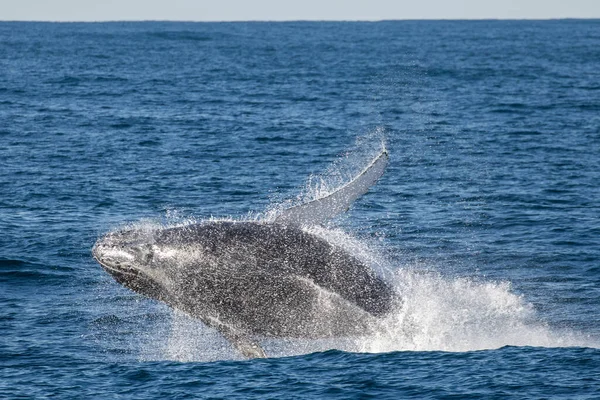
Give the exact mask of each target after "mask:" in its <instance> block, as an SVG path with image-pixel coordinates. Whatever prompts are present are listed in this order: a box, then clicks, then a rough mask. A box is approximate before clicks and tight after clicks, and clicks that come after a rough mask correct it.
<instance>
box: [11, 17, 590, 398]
mask: <svg viewBox="0 0 600 400" xmlns="http://www.w3.org/2000/svg"><path fill="white" fill-rule="evenodd" d="M382 143H384V144H385V146H386V147H387V149H388V151H389V153H390V163H389V166H388V168H387V171H386V173H385V175H384V176H383V177H382V178H381V180H380V182H379V183H378V184H377V185H376V186H374V187H373V188H372V189H371V190H370V191H369V193H368V194H367V195H365V196H364V197H362V198H361V199H359V200H358V201H357V202H356V203H355V204H354V205H353V207H351V209H350V210H349V211H348V212H347V213H346V214H345V215H344V216H342V217H340V218H338V219H336V220H334V221H332V222H331V223H330V224H329V225H327V226H326V227H322V228H318V229H319V230H320V231H319V234H320V235H321V236H323V237H325V238H327V239H328V240H330V241H331V242H332V243H335V244H336V245H340V246H344V247H345V248H346V249H348V251H350V252H351V253H353V254H355V255H356V257H359V258H361V259H364V260H367V261H368V262H369V263H370V264H371V265H372V267H373V268H374V269H376V270H378V272H380V273H382V275H384V276H385V277H386V279H388V280H389V281H390V283H391V284H393V285H394V288H395V289H396V290H397V291H398V293H399V294H400V296H401V297H402V303H401V305H400V306H398V308H397V309H395V310H394V311H393V312H392V313H391V315H389V316H388V317H387V318H386V321H385V322H386V324H387V327H388V330H387V332H385V334H381V335H376V336H373V337H365V338H359V339H357V338H340V339H339V340H327V341H318V340H315V341H310V340H270V341H265V342H264V343H263V346H264V348H265V351H266V352H267V354H269V355H270V356H271V357H270V358H267V359H259V360H245V359H243V358H242V357H241V356H240V355H239V354H237V352H236V351H235V350H234V349H233V348H232V347H231V346H230V345H229V343H227V342H226V341H225V340H224V339H223V338H221V337H220V336H219V334H218V333H216V332H214V331H212V330H210V329H208V328H206V327H204V326H203V325H202V324H201V323H200V322H198V321H195V320H192V319H190V318H189V317H187V316H186V315H183V314H180V313H177V312H174V311H172V310H171V309H169V308H168V307H167V306H166V305H164V304H162V303H159V302H156V301H152V300H149V299H146V298H144V297H143V296H141V295H138V294H136V293H134V292H131V291H129V290H127V289H125V288H124V287H122V286H120V285H119V284H118V283H116V282H115V281H114V280H113V279H112V278H111V277H110V276H109V275H108V274H107V273H105V272H104V271H103V270H102V268H101V267H100V266H99V265H98V264H97V263H96V262H95V261H94V260H93V258H92V256H91V248H92V246H93V244H94V242H95V241H96V240H97V239H98V238H99V237H101V236H102V235H103V234H105V233H106V232H109V231H112V230H115V229H118V228H120V227H123V226H127V225H131V224H133V225H143V224H150V225H152V224H155V225H156V224H163V225H176V224H185V223H190V222H194V221H195V222H198V221H203V220H206V219H208V218H230V219H231V218H233V219H252V218H254V219H257V218H258V219H260V218H262V217H261V216H264V215H265V213H266V211H269V210H271V211H273V210H275V211H276V210H277V209H281V208H282V207H284V206H285V205H286V204H290V203H293V202H296V203H297V202H299V201H303V200H307V199H311V198H315V197H318V196H319V195H320V194H322V193H327V192H328V191H330V190H332V188H334V187H335V186H336V185H338V184H340V183H341V182H343V181H344V179H347V178H349V177H350V176H351V175H352V171H357V170H360V167H361V165H364V163H365V162H368V155H369V154H371V152H372V151H373V149H376V148H379V146H381V145H382ZM0 398H6V399H12V398H35V399H41V398H65V399H89V398H115V399H127V398H136V399H158V398H177V399H186V398H240V399H246V398H278V399H279V398H344V399H346V398H378V399H379V398H392V399H397V398H418V399H421V398H439V399H451V398H452V399H489V398H503V399H504V398H506V399H512V398H515V399H524V398H527V399H535V398H563V399H574V398H577V399H599V398H600V21H598V20H556V21H384V22H374V23H358V22H331V23H330V22H289V23H177V22H168V23H167V22H140V23H121V22H119V23H117V22H115V23H21V22H13V23H11V22H2V23H0Z"/></svg>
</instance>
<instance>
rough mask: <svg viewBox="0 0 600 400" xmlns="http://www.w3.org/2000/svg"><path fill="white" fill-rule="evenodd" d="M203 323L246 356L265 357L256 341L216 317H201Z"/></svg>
mask: <svg viewBox="0 0 600 400" xmlns="http://www.w3.org/2000/svg"><path fill="white" fill-rule="evenodd" d="M203 321H204V323H205V324H206V325H208V326H210V327H211V328H215V329H216V330H217V331H219V333H220V334H221V335H223V337H225V339H227V340H228V341H229V342H230V343H231V344H232V345H233V347H235V348H236V349H237V350H238V351H239V352H240V353H242V355H243V356H244V357H246V358H267V355H266V354H265V351H264V350H263V349H262V347H260V345H259V344H258V343H256V342H255V341H253V340H252V339H250V338H249V337H248V336H247V335H245V334H243V333H242V332H240V331H238V330H236V329H234V328H232V327H231V326H230V325H227V324H224V323H222V322H221V321H219V320H218V319H217V318H213V317H209V318H206V319H203Z"/></svg>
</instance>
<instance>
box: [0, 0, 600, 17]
mask: <svg viewBox="0 0 600 400" xmlns="http://www.w3.org/2000/svg"><path fill="white" fill-rule="evenodd" d="M457 18H460V19H462V18H465V19H471V18H600V0H362V1H359V0H347V1H342V0H294V1H292V0H247V1H244V0H94V1H92V0H0V20H38V21H39V20H42V21H106V20H182V21H240V20H381V19H457Z"/></svg>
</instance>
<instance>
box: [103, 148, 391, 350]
mask: <svg viewBox="0 0 600 400" xmlns="http://www.w3.org/2000/svg"><path fill="white" fill-rule="evenodd" d="M386 164H387V152H386V151H385V150H383V151H382V152H381V153H380V154H379V155H378V156H377V157H376V158H375V159H374V160H373V162H371V163H370V164H369V166H368V167H367V168H365V170H363V171H362V173H361V174H359V175H358V176H357V177H356V178H354V179H353V180H352V181H351V182H350V183H348V184H347V185H344V186H343V187H342V188H339V189H338V190H337V191H335V192H334V193H332V194H330V195H329V196H327V197H324V198H321V199H316V200H314V201H313V202H309V203H306V204H302V205H300V206H297V207H293V208H290V209H288V210H285V211H283V212H282V213H280V215H279V217H278V218H276V219H275V220H274V221H271V222H266V221H238V222H234V221H206V222H201V223H197V224H189V225H184V226H179V227H167V228H139V229H124V230H120V231H116V232H112V233H109V234H107V235H105V236H104V237H102V238H100V239H99V240H98V241H97V242H96V244H95V245H94V247H93V249H92V254H93V256H94V258H95V259H96V260H97V261H98V262H99V263H100V264H101V266H102V267H103V268H104V269H105V270H106V271H107V272H108V273H109V274H111V275H112V276H113V278H114V279H115V280H116V281H117V282H119V283H120V284H122V285H123V286H125V287H127V288H129V289H131V290H133V291H135V292H138V293H140V294H143V295H145V296H147V297H150V298H153V299H156V300H159V301H162V302H164V303H166V304H167V305H169V306H170V307H172V308H174V309H177V310H180V311H183V312H184V313H187V314H188V315H190V316H192V317H194V318H197V319H199V320H201V321H202V322H204V323H205V324H206V325H208V326H210V327H212V328H215V329H217V330H218V331H219V332H220V333H221V334H223V336H225V338H227V339H228V340H229V341H230V342H231V343H232V344H233V345H234V346H235V347H236V348H237V349H238V350H239V351H240V352H241V353H242V354H243V355H244V356H246V357H250V358H252V357H265V356H266V354H265V352H264V350H263V349H262V348H261V347H260V345H259V343H258V339H259V338H261V337H262V338H264V337H278V338H335V337H348V336H361V335H366V334H369V333H370V332H372V330H373V329H375V327H377V324H378V323H379V321H380V319H381V317H383V316H385V315H386V314H387V313H388V312H389V311H390V309H391V307H392V304H393V301H394V292H393V290H392V288H391V286H390V285H389V284H388V283H387V282H386V281H385V280H383V279H382V278H381V277H379V276H378V275H377V274H376V273H375V272H374V271H373V270H372V269H371V268H370V267H369V266H368V265H366V264H364V263H363V262H361V261H359V260H358V259H357V258H355V257H353V256H352V255H351V254H349V253H348V252H347V251H345V250H344V249H343V248H341V247H340V246H336V245H334V244H331V243H329V242H328V241H326V240H325V239H323V238H321V237H319V236H317V235H315V234H313V233H311V232H310V231H309V230H307V229H305V227H306V225H307V224H308V225H314V224H317V223H322V222H324V221H326V220H328V219H329V218H332V217H333V216H335V215H337V214H339V213H340V212H343V211H345V210H346V209H347V208H348V207H349V206H350V204H351V203H352V202H353V201H354V200H355V199H356V198H358V197H360V196H361V195H362V194H364V193H365V192H366V191H367V190H368V188H369V187H370V186H371V185H372V184H374V183H375V182H376V181H377V180H378V179H379V177H380V176H381V174H382V173H383V170H384V169H385V166H386ZM305 221H308V223H307V224H305V223H304V222H305Z"/></svg>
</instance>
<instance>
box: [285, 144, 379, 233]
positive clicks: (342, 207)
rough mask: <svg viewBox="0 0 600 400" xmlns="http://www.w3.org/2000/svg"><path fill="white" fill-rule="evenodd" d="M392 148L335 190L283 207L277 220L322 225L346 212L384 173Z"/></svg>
mask: <svg viewBox="0 0 600 400" xmlns="http://www.w3.org/2000/svg"><path fill="white" fill-rule="evenodd" d="M388 158H389V157H388V152H387V150H386V149H385V147H384V148H382V149H381V152H380V153H379V154H378V155H377V156H376V157H375V158H374V159H373V160H372V161H371V163H370V164H369V165H368V166H367V167H366V168H365V169H364V170H363V171H362V172H361V173H360V174H358V175H357V176H355V177H354V179H352V180H351V181H350V182H348V183H347V184H345V185H343V186H341V187H339V188H338V189H337V190H335V191H334V192H333V193H331V194H329V195H327V196H324V197H320V198H318V199H315V200H312V201H309V202H308V203H304V204H300V205H298V206H295V207H291V208H288V209H287V210H283V211H282V212H281V213H280V214H279V215H278V216H277V217H276V218H275V222H278V223H286V224H296V225H318V224H323V223H325V222H326V221H328V220H330V219H331V218H334V217H335V216H337V215H339V214H342V213H344V212H346V211H347V210H348V209H349V208H350V206H351V205H352V203H353V202H354V201H355V200H356V199H358V198H359V197H360V196H362V195H363V194H365V193H367V191H368V190H369V188H370V187H371V186H373V185H374V184H375V183H376V182H377V181H378V180H379V178H381V176H382V175H383V172H384V171H385V167H386V166H387V164H388Z"/></svg>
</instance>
